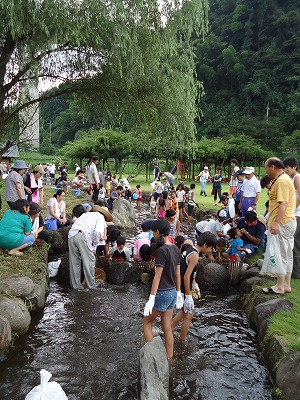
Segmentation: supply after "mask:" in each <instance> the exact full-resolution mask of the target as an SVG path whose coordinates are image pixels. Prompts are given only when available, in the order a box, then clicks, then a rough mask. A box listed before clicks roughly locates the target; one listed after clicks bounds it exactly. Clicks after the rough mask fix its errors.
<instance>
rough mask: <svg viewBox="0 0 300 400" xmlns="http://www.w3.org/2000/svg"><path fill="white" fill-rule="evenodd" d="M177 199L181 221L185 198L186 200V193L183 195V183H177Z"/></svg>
mask: <svg viewBox="0 0 300 400" xmlns="http://www.w3.org/2000/svg"><path fill="white" fill-rule="evenodd" d="M176 195H177V199H178V208H179V217H178V219H179V221H180V222H181V221H182V219H183V210H184V208H185V200H186V195H185V190H184V184H183V183H180V184H179V185H178V190H177V192H176Z"/></svg>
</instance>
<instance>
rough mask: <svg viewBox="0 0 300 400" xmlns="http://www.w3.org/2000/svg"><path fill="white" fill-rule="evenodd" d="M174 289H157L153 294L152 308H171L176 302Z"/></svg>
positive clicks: (164, 309)
mask: <svg viewBox="0 0 300 400" xmlns="http://www.w3.org/2000/svg"><path fill="white" fill-rule="evenodd" d="M176 299H177V294H176V289H175V288H173V289H167V290H158V291H157V293H156V296H155V303H154V307H153V308H154V310H157V311H160V312H165V311H167V310H173V308H174V307H175V304H176Z"/></svg>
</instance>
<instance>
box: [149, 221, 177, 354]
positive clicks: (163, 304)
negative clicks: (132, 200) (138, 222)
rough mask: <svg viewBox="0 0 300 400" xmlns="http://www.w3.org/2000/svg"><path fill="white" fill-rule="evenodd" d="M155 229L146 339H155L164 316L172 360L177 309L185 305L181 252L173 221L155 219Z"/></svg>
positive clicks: (167, 345)
mask: <svg viewBox="0 0 300 400" xmlns="http://www.w3.org/2000/svg"><path fill="white" fill-rule="evenodd" d="M152 232H153V236H154V239H155V240H156V258H155V268H156V270H155V275H154V279H153V283H152V287H151V293H150V296H149V300H148V301H147V303H146V305H145V309H144V316H145V318H144V337H145V341H146V342H150V341H151V340H152V339H153V333H152V324H153V321H154V320H155V319H156V318H157V317H158V316H159V315H160V316H161V325H162V330H163V332H164V337H165V346H166V352H167V357H168V359H171V358H172V357H173V350H174V337H173V332H172V326H171V324H172V318H173V309H174V307H175V305H176V307H177V308H181V307H182V305H183V300H182V296H181V292H180V252H179V250H178V248H177V247H176V246H175V245H173V244H172V243H171V241H170V239H169V237H168V236H169V233H170V224H169V222H168V221H167V220H166V219H159V220H155V221H154V222H153V224H152Z"/></svg>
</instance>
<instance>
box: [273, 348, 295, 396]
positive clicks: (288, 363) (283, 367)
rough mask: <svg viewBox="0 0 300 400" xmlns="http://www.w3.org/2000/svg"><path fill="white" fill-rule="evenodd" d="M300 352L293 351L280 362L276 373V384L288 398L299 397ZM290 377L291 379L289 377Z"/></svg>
mask: <svg viewBox="0 0 300 400" xmlns="http://www.w3.org/2000/svg"><path fill="white" fill-rule="evenodd" d="M299 365H300V352H299V351H297V352H296V353H291V354H289V355H288V356H287V357H285V358H284V359H283V360H282V361H281V362H280V364H279V367H278V369H277V374H276V386H278V387H279V388H280V390H281V391H282V393H283V398H284V399H286V400H296V399H299V382H300V368H299ZM287 377H289V379H287Z"/></svg>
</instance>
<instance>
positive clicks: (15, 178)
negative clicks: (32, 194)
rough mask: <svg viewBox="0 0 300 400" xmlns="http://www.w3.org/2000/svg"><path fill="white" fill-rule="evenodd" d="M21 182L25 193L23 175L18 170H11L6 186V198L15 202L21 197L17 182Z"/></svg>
mask: <svg viewBox="0 0 300 400" xmlns="http://www.w3.org/2000/svg"><path fill="white" fill-rule="evenodd" d="M17 183H20V185H21V188H22V191H23V193H24V183H23V178H22V175H20V174H19V173H18V172H17V171H11V172H10V173H9V174H8V177H7V178H6V187H5V200H6V201H11V202H15V201H17V200H18V199H19V198H20V197H19V195H18V192H17V189H16V184H17Z"/></svg>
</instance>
